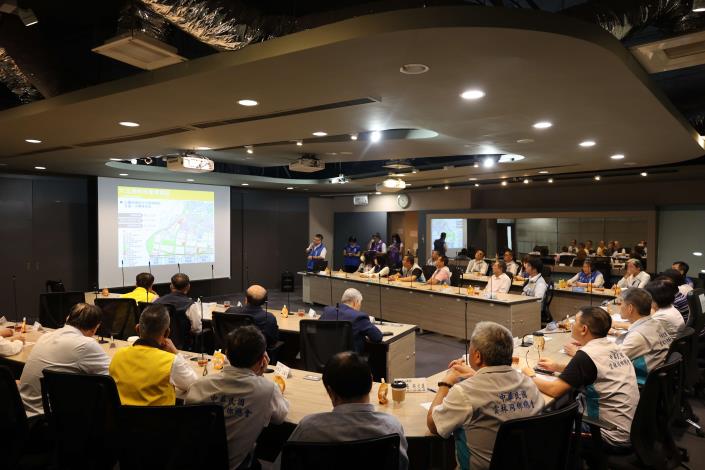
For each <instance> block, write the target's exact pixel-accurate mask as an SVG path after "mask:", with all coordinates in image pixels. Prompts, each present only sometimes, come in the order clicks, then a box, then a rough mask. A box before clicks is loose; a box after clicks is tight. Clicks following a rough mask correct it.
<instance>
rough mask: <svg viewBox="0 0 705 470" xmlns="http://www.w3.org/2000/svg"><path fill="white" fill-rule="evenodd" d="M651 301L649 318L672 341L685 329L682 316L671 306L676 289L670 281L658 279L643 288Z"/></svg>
mask: <svg viewBox="0 0 705 470" xmlns="http://www.w3.org/2000/svg"><path fill="white" fill-rule="evenodd" d="M644 289H645V290H646V291H648V292H649V294H651V298H652V299H653V304H652V309H653V310H654V312H653V313H652V314H651V318H653V319H655V320H658V321H659V322H660V323H661V325H663V328H664V329H665V330H666V332H667V333H668V334H669V335H670V336H671V338H672V339H674V338H675V337H676V336H678V333H680V332H681V331H683V330H684V329H685V321H684V320H683V315H681V313H680V312H679V311H678V309H676V307H674V306H673V301H674V300H675V298H676V293H677V292H678V288H677V287H676V285H675V283H674V282H673V281H671V280H670V279H665V278H659V279H656V280H654V281H651V282H649V283H648V284H646V287H644Z"/></svg>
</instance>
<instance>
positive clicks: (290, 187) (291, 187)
mask: <svg viewBox="0 0 705 470" xmlns="http://www.w3.org/2000/svg"><path fill="white" fill-rule="evenodd" d="M286 189H294V187H293V186H287V187H286Z"/></svg>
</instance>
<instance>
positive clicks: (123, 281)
mask: <svg viewBox="0 0 705 470" xmlns="http://www.w3.org/2000/svg"><path fill="white" fill-rule="evenodd" d="M120 269H121V270H122V287H125V260H122V259H121V260H120Z"/></svg>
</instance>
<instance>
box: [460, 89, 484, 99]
mask: <svg viewBox="0 0 705 470" xmlns="http://www.w3.org/2000/svg"><path fill="white" fill-rule="evenodd" d="M484 96H485V92H484V91H482V90H465V91H464V92H462V93H461V94H460V97H461V98H462V99H464V100H479V99H480V98H482V97H484Z"/></svg>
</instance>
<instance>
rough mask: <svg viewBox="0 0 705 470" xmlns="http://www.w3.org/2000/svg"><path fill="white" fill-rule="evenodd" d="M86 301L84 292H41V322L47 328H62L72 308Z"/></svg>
mask: <svg viewBox="0 0 705 470" xmlns="http://www.w3.org/2000/svg"><path fill="white" fill-rule="evenodd" d="M85 301H86V294H84V293H83V292H50V293H42V294H39V323H41V324H42V325H43V326H46V327H47V328H61V327H62V326H64V323H65V322H66V317H68V316H69V312H70V311H71V308H72V307H73V306H74V305H76V304H78V303H81V302H85Z"/></svg>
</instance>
